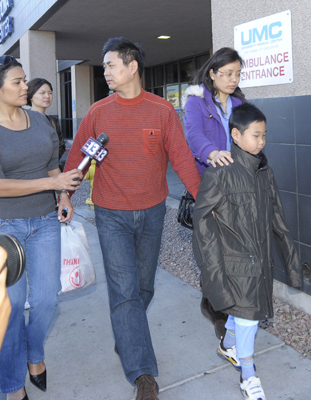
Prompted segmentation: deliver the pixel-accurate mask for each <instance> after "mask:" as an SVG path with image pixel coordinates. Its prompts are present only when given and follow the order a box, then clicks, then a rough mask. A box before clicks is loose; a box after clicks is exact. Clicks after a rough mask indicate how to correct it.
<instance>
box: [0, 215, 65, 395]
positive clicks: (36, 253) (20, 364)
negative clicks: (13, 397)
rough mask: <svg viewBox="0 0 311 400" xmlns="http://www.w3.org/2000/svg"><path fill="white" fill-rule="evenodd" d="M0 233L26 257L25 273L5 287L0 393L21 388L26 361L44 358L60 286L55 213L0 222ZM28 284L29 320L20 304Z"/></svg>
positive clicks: (59, 258)
mask: <svg viewBox="0 0 311 400" xmlns="http://www.w3.org/2000/svg"><path fill="white" fill-rule="evenodd" d="M0 232H7V233H10V234H12V235H13V236H15V237H16V238H17V239H18V240H19V241H20V242H21V244H22V246H23V248H24V251H25V256H26V272H27V278H26V273H25V272H24V274H23V275H22V277H21V278H20V280H19V281H18V282H17V283H16V284H15V285H13V286H11V287H9V288H8V293H9V297H10V300H11V304H12V313H11V316H10V321H9V326H8V330H7V333H6V336H5V338H4V342H3V346H2V348H1V351H0V391H1V392H2V393H11V392H16V391H17V390H19V389H21V388H23V387H24V386H25V378H26V373H27V362H28V363H30V364H39V363H40V362H41V361H42V360H43V359H44V348H43V344H44V340H45V336H46V333H47V331H48V328H49V326H50V324H51V322H52V319H53V317H54V314H55V311H56V307H57V303H58V292H59V290H60V289H61V284H60V266H61V254H60V223H59V221H58V219H57V213H56V211H54V212H52V213H50V214H48V215H46V216H43V217H35V218H25V219H11V220H10V219H0ZM27 279H28V285H29V290H30V291H29V303H30V310H29V320H28V324H27V326H25V317H24V303H25V300H26V291H27Z"/></svg>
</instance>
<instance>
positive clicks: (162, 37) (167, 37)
mask: <svg viewBox="0 0 311 400" xmlns="http://www.w3.org/2000/svg"><path fill="white" fill-rule="evenodd" d="M170 38H171V37H170V36H165V35H161V36H158V39H170Z"/></svg>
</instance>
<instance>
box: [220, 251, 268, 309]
mask: <svg viewBox="0 0 311 400" xmlns="http://www.w3.org/2000/svg"><path fill="white" fill-rule="evenodd" d="M224 261H225V267H226V275H227V279H228V282H229V285H230V289H231V291H232V294H233V297H234V299H235V302H236V307H239V308H256V309H257V308H258V306H259V280H260V276H261V265H260V264H259V263H258V262H256V260H255V258H254V257H253V256H252V255H247V254H245V255H240V256H224Z"/></svg>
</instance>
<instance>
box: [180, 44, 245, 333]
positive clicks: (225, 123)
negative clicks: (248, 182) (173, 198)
mask: <svg viewBox="0 0 311 400" xmlns="http://www.w3.org/2000/svg"><path fill="white" fill-rule="evenodd" d="M242 63H243V60H242V58H241V57H240V56H239V54H238V52H237V51H236V50H234V49H231V48H229V47H223V48H221V49H219V50H218V51H216V53H214V54H213V55H212V57H211V58H209V60H207V62H206V63H205V64H204V65H203V66H202V67H201V68H200V69H199V70H198V71H196V72H195V73H194V74H193V76H192V79H191V81H190V84H189V86H188V87H187V89H186V91H185V93H184V95H183V108H184V110H185V116H184V126H185V135H186V139H187V141H188V144H189V147H190V149H191V151H192V154H193V156H194V157H195V161H196V164H197V167H198V170H199V173H200V175H202V174H203V172H204V171H205V169H206V168H207V167H208V166H210V165H212V166H213V167H216V163H218V164H219V165H224V164H226V165H228V164H229V162H233V159H232V158H231V153H230V150H231V136H230V132H229V118H230V115H231V111H232V108H233V107H236V106H238V105H240V104H241V103H243V102H245V97H244V95H243V93H242V91H241V89H240V88H239V86H238V85H239V82H240V75H241V69H242ZM201 311H202V313H203V315H205V316H206V317H207V318H209V319H210V320H211V321H212V322H213V324H214V326H215V332H216V336H217V337H218V338H220V337H221V336H224V335H225V333H226V330H225V323H226V320H227V315H226V314H224V313H222V312H219V311H218V312H215V311H214V310H213V308H212V306H211V304H210V303H209V301H208V300H207V299H206V298H204V297H203V298H202V302H201Z"/></svg>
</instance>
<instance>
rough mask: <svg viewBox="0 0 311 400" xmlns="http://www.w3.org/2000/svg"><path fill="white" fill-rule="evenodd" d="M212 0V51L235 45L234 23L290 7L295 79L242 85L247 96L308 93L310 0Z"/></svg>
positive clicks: (278, 95) (282, 95)
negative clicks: (260, 85)
mask: <svg viewBox="0 0 311 400" xmlns="http://www.w3.org/2000/svg"><path fill="white" fill-rule="evenodd" d="M211 3H212V27H213V51H214V52H215V51H216V50H218V49H220V48H221V47H225V46H230V47H233V46H234V34H233V32H234V27H235V26H236V25H240V24H243V23H245V22H249V21H253V20H255V19H258V18H263V17H266V16H268V15H272V14H277V13H279V12H282V11H286V10H291V13H292V43H293V70H294V81H293V83H291V84H284V85H273V86H263V87H255V88H243V92H244V93H245V95H246V97H247V98H249V99H252V98H253V99H254V98H267V97H287V96H302V95H310V94H311V79H310V73H311V72H310V71H311V29H310V21H311V2H310V0H299V1H298V0H275V1H270V0H263V1H258V0H256V1H255V0H244V1H242V2H241V1H240V0H232V1H228V0H227V1H226V0H225V1H218V0H211Z"/></svg>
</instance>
